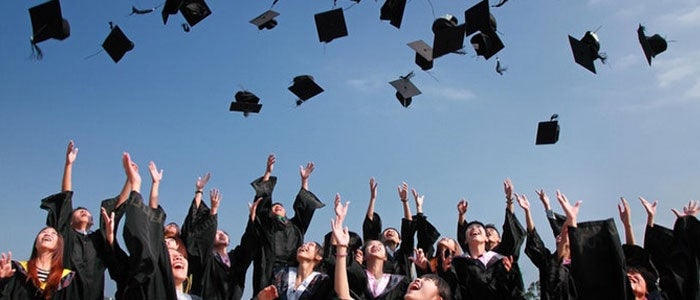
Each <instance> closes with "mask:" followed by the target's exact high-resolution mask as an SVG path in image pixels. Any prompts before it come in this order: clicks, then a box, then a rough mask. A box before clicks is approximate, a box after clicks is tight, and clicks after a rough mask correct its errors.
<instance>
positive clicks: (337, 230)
mask: <svg viewBox="0 0 700 300" xmlns="http://www.w3.org/2000/svg"><path fill="white" fill-rule="evenodd" d="M331 230H332V231H333V237H334V238H335V241H336V243H337V245H338V246H345V247H347V246H348V243H349V242H350V233H349V232H348V228H347V227H343V222H342V220H340V217H339V216H336V217H335V218H333V219H331Z"/></svg>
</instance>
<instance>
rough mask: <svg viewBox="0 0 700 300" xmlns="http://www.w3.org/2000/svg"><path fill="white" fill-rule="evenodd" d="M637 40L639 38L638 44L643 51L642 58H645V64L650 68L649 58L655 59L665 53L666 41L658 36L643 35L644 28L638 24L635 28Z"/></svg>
mask: <svg viewBox="0 0 700 300" xmlns="http://www.w3.org/2000/svg"><path fill="white" fill-rule="evenodd" d="M637 38H639V44H641V45H642V50H644V56H645V57H646V58H647V63H649V65H650V66H651V58H652V57H655V56H656V55H657V54H659V53H661V52H664V51H666V48H667V47H668V44H667V43H666V39H664V38H663V37H661V36H660V35H659V34H655V35H652V36H646V35H644V26H642V24H639V28H637Z"/></svg>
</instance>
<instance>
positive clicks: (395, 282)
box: [348, 263, 411, 300]
mask: <svg viewBox="0 0 700 300" xmlns="http://www.w3.org/2000/svg"><path fill="white" fill-rule="evenodd" d="M353 264H354V267H352V268H350V269H348V273H349V274H348V278H350V277H353V278H357V279H359V280H360V281H361V282H362V283H363V286H364V289H363V290H361V291H359V292H357V291H354V290H351V291H350V296H352V298H353V299H358V300H393V299H403V296H404V294H406V291H407V290H408V285H409V284H411V280H410V279H409V277H407V276H403V275H400V274H390V276H391V277H390V279H389V283H388V284H387V286H386V288H385V289H384V291H383V292H382V293H381V294H379V295H378V296H376V297H375V296H374V295H372V292H371V291H370V289H369V283H368V282H369V281H368V279H367V273H366V272H365V269H364V268H362V267H361V266H360V265H359V264H357V263H353Z"/></svg>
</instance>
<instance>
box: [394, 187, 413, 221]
mask: <svg viewBox="0 0 700 300" xmlns="http://www.w3.org/2000/svg"><path fill="white" fill-rule="evenodd" d="M398 192H399V199H400V200H401V204H402V205H403V218H404V219H406V220H409V221H413V216H412V215H411V206H410V205H408V183H405V182H404V183H402V184H401V185H400V186H399V187H398Z"/></svg>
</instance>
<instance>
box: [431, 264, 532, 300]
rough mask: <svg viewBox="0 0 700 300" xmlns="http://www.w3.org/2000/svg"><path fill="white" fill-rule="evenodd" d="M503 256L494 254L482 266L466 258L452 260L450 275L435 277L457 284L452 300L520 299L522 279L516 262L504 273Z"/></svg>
mask: <svg viewBox="0 0 700 300" xmlns="http://www.w3.org/2000/svg"><path fill="white" fill-rule="evenodd" d="M502 258H503V256H501V255H499V254H496V255H494V256H493V257H492V258H491V259H490V260H489V261H488V263H487V264H486V265H484V264H483V263H482V262H481V261H480V260H478V259H473V258H471V257H468V256H464V255H463V256H456V257H454V258H453V259H452V270H453V271H452V272H453V274H450V273H451V272H444V273H443V274H439V275H440V276H441V277H442V278H444V279H445V280H446V281H447V282H448V283H450V284H455V282H456V283H457V291H456V293H455V299H464V300H472V299H473V300H506V299H524V298H523V288H522V278H521V275H520V271H519V268H518V266H517V263H515V262H513V265H512V268H511V270H510V271H506V268H505V266H504V265H503V261H502Z"/></svg>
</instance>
